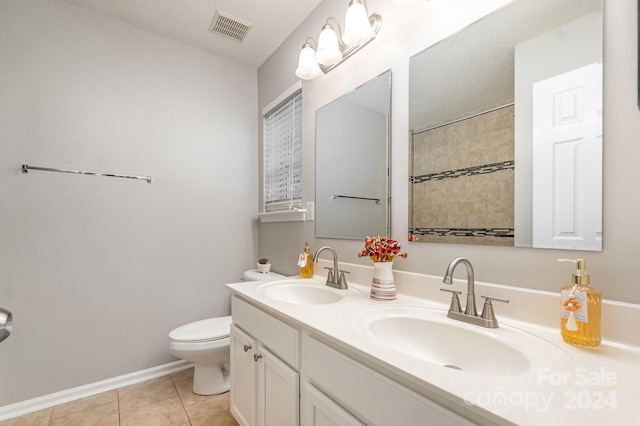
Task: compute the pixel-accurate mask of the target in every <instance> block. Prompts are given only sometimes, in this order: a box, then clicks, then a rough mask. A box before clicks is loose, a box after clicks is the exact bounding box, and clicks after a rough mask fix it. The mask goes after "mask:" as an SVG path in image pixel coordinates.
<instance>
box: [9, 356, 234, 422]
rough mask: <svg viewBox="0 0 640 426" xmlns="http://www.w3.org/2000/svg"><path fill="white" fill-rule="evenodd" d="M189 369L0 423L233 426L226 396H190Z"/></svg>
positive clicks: (226, 394)
mask: <svg viewBox="0 0 640 426" xmlns="http://www.w3.org/2000/svg"><path fill="white" fill-rule="evenodd" d="M192 383H193V369H192V368H191V369H188V370H184V371H181V372H179V373H176V374H172V375H170V376H165V377H160V378H157V379H153V380H149V381H147V382H142V383H137V384H135V385H130V386H125V387H123V388H120V389H115V390H112V391H108V392H104V393H101V394H98V395H94V396H90V397H87V398H83V399H79V400H77V401H72V402H69V403H66V404H62V405H58V406H55V407H52V408H48V409H46V410H41V411H38V412H35V413H31V414H27V415H25V416H22V417H17V418H14V419H10V420H5V421H0V426H71V425H73V426H85V425H86V426H189V425H193V426H237V425H238V423H237V422H236V421H235V419H234V418H233V416H232V415H231V412H230V411H229V392H226V393H223V394H220V395H211V396H202V395H196V394H194V393H193V392H191V386H192Z"/></svg>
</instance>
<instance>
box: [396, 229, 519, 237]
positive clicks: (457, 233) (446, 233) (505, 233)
mask: <svg viewBox="0 0 640 426" xmlns="http://www.w3.org/2000/svg"><path fill="white" fill-rule="evenodd" d="M409 234H411V235H437V236H440V237H500V238H513V236H514V229H513V228H409Z"/></svg>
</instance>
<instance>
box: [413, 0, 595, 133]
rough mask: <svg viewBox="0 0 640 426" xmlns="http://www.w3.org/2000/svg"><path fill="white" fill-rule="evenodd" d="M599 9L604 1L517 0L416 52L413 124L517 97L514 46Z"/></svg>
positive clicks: (435, 121)
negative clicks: (515, 95) (515, 93)
mask: <svg viewBox="0 0 640 426" xmlns="http://www.w3.org/2000/svg"><path fill="white" fill-rule="evenodd" d="M599 10H602V0H536V1H531V0H518V1H514V2H511V3H509V4H508V5H507V6H506V7H504V8H502V9H500V10H498V11H496V12H495V13H493V14H491V15H488V16H486V17H484V18H483V19H480V20H479V21H477V22H475V23H473V24H471V25H470V26H468V27H466V28H464V29H463V30H462V31H460V32H459V33H456V34H454V35H452V36H451V37H449V38H447V39H445V40H443V41H441V42H440V43H438V44H435V45H433V46H431V47H429V48H428V49H426V50H424V51H422V52H420V53H418V54H417V55H415V56H413V57H412V58H411V59H410V61H409V62H410V65H409V74H410V88H409V90H410V91H411V97H410V105H409V110H410V117H409V122H410V124H409V125H410V127H411V128H412V129H414V130H423V129H425V128H429V127H431V126H434V125H438V124H442V123H444V122H448V121H450V120H452V119H457V118H461V117H465V116H467V115H470V114H474V113H477V112H480V111H484V110H486V109H488V108H489V107H496V106H501V105H504V104H505V103H509V102H513V101H514V92H513V89H514V88H513V83H514V53H515V51H514V46H515V45H516V44H518V43H521V42H523V41H526V40H530V39H531V38H533V37H536V36H538V35H540V34H543V33H545V32H547V31H551V30H552V29H555V28H557V27H559V26H560V25H562V24H565V23H567V22H571V21H572V20H574V19H576V18H578V17H580V16H583V15H584V14H587V13H589V12H592V11H599ZM434 100H438V101H437V102H434Z"/></svg>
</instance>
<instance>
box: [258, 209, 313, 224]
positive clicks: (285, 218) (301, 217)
mask: <svg viewBox="0 0 640 426" xmlns="http://www.w3.org/2000/svg"><path fill="white" fill-rule="evenodd" d="M306 216H307V209H295V210H285V211H280V212H263V213H258V217H259V218H260V222H262V223H269V222H304V221H305V220H307V218H306Z"/></svg>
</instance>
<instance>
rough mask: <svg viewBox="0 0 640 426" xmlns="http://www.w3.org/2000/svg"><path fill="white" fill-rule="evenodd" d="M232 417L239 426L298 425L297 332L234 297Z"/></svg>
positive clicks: (298, 345)
mask: <svg viewBox="0 0 640 426" xmlns="http://www.w3.org/2000/svg"><path fill="white" fill-rule="evenodd" d="M232 316H233V324H232V325H231V395H230V400H231V413H232V414H233V415H234V417H235V418H236V420H237V421H238V423H240V424H241V425H243V426H255V425H258V426H282V425H291V426H297V425H298V424H299V419H300V414H299V394H300V391H299V389H300V379H299V374H298V371H297V370H298V369H299V347H300V344H299V335H300V333H299V331H298V330H296V329H294V328H292V327H291V326H289V325H287V324H285V323H283V322H282V321H280V320H278V319H276V318H274V317H272V316H271V315H268V314H267V313H265V312H263V311H261V310H259V309H257V308H256V307H254V306H252V305H250V304H248V303H246V302H244V301H242V300H240V299H238V298H237V297H234V298H233V299H232Z"/></svg>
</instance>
